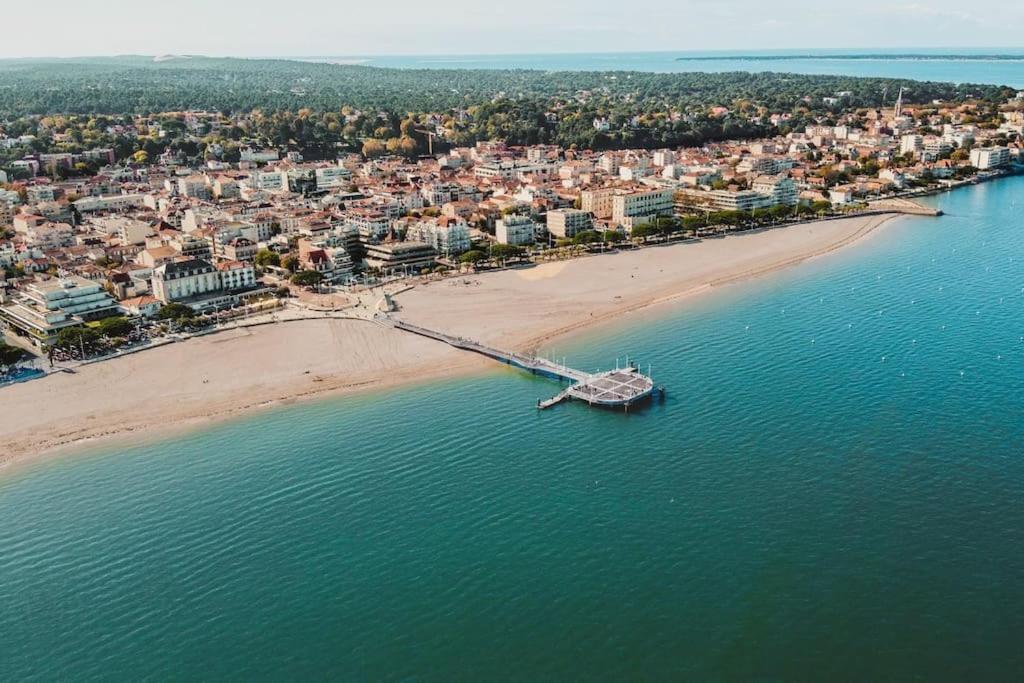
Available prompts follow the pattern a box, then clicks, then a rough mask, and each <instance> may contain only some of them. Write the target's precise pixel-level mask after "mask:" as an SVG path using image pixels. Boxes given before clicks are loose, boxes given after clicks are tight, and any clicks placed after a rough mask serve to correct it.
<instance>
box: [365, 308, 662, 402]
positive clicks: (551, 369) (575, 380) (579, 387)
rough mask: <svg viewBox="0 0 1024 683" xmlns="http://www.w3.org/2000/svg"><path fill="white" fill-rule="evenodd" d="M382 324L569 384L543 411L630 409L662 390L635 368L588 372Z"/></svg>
mask: <svg viewBox="0 0 1024 683" xmlns="http://www.w3.org/2000/svg"><path fill="white" fill-rule="evenodd" d="M381 322H386V323H387V324H390V325H391V326H393V327H394V328H396V329H399V330H403V331H405V332H410V333H412V334H417V335H419V336H421V337H427V338H429V339H435V340H437V341H440V342H443V343H445V344H448V345H449V346H452V347H454V348H457V349H462V350H464V351H471V352H473V353H477V354H480V355H482V356H487V357H488V358H492V359H494V360H496V361H498V362H501V363H505V364H506V365H512V366H514V367H517V368H520V369H521V370H525V371H527V372H529V373H531V374H534V375H542V376H545V377H550V378H551V379H555V380H558V381H560V382H569V386H568V387H567V388H566V389H563V390H562V391H561V392H559V393H558V394H556V395H555V396H552V397H551V398H549V399H546V400H543V401H538V402H537V408H538V409H539V410H544V409H546V408H550V407H552V406H554V405H557V404H559V403H561V402H562V401H567V400H569V399H576V400H578V401H584V402H586V403H587V404H588V405H592V406H602V407H607V408H622V409H624V410H629V407H630V406H632V405H633V404H635V403H639V402H641V401H644V400H646V399H648V398H650V397H651V396H652V395H653V394H654V393H655V392H656V391H660V390H659V389H658V388H656V387H655V386H654V381H653V380H652V379H651V378H650V377H648V376H646V375H643V374H641V373H640V372H639V371H638V370H637V368H636V367H633V366H629V367H626V368H616V369H615V370H609V371H607V372H597V373H590V372H584V371H582V370H577V369H575V368H571V367H569V366H567V365H565V364H562V363H556V362H554V361H551V360H548V359H547V358H539V357H537V356H526V355H523V354H521V353H516V352H513V351H503V350H501V349H495V348H493V347H490V346H487V345H485V344H481V343H480V342H477V341H474V340H472V339H465V338H463V337H455V336H453V335H450V334H445V333H444V332H438V331H436V330H430V329H427V328H425V327H420V326H419V325H413V324H412V323H408V322H405V321H403V320H395V319H393V318H390V317H385V318H384V319H383V320H382V321H381Z"/></svg>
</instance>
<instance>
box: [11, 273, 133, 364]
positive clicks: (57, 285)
mask: <svg viewBox="0 0 1024 683" xmlns="http://www.w3.org/2000/svg"><path fill="white" fill-rule="evenodd" d="M119 310H120V308H119V306H118V304H117V302H116V301H114V299H113V297H111V296H110V294H108V293H107V291H106V290H105V289H104V288H103V285H102V283H99V282H93V281H91V280H86V279H85V278H82V277H78V276H67V277H61V278H51V279H49V280H40V281H36V282H33V283H31V284H30V285H28V286H27V287H25V288H24V289H23V290H22V291H21V293H20V296H17V297H16V298H13V299H12V300H11V301H10V302H7V303H5V304H3V305H2V306H0V320H3V322H4V323H6V325H7V326H8V328H9V329H10V330H11V331H12V332H14V333H15V334H17V335H19V336H21V337H24V338H27V339H29V340H30V341H31V342H32V343H33V344H34V345H36V346H38V347H39V348H43V347H45V346H47V345H50V344H52V343H53V342H54V340H55V339H56V338H57V335H58V334H59V333H60V331H61V330H63V329H65V328H68V327H75V326H78V325H81V324H82V323H84V322H86V321H89V320H97V319H99V318H104V317H107V316H111V315H116V314H117V313H118V312H119Z"/></svg>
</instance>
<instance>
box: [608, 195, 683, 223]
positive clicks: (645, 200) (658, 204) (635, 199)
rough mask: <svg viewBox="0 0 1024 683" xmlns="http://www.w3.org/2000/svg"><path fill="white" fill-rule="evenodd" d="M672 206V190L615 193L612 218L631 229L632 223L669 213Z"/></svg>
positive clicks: (645, 221) (647, 220) (644, 221)
mask: <svg viewBox="0 0 1024 683" xmlns="http://www.w3.org/2000/svg"><path fill="white" fill-rule="evenodd" d="M673 207H674V193H673V192H672V190H650V191H648V192H630V193H627V194H617V195H615V196H614V197H613V198H612V220H613V221H614V222H616V223H618V224H619V225H622V226H624V227H626V228H630V229H632V227H633V226H634V225H637V224H639V223H647V222H650V221H651V220H652V219H654V218H656V217H657V216H664V215H669V214H671V213H672V210H673Z"/></svg>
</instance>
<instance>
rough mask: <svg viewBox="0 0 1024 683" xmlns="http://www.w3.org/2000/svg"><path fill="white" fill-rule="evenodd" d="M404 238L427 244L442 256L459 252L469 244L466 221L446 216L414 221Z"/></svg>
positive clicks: (466, 248)
mask: <svg viewBox="0 0 1024 683" xmlns="http://www.w3.org/2000/svg"><path fill="white" fill-rule="evenodd" d="M406 239H408V240H410V241H413V242H422V243H424V244H428V245H430V246H431V247H433V248H434V249H435V250H436V251H437V252H438V253H439V254H442V255H444V256H452V255H455V254H461V253H462V252H464V251H469V248H470V246H471V242H470V239H469V225H467V224H466V221H465V220H463V219H461V218H449V217H448V216H442V217H440V218H436V219H431V220H425V221H420V222H418V223H414V224H413V225H412V226H411V227H410V228H409V231H408V233H407V234H406Z"/></svg>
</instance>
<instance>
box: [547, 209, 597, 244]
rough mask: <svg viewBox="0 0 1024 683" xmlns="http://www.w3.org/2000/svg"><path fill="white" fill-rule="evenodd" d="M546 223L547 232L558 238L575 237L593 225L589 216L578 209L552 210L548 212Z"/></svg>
mask: <svg viewBox="0 0 1024 683" xmlns="http://www.w3.org/2000/svg"><path fill="white" fill-rule="evenodd" d="M547 221H548V232H549V233H551V234H552V235H553V236H555V237H559V238H572V237H575V236H576V234H577V233H580V232H583V231H585V230H590V229H591V228H592V227H593V224H594V222H593V219H592V218H591V216H590V214H589V213H587V212H586V211H580V210H579V209H553V210H551V211H548V213H547Z"/></svg>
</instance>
